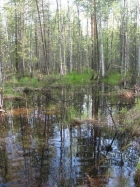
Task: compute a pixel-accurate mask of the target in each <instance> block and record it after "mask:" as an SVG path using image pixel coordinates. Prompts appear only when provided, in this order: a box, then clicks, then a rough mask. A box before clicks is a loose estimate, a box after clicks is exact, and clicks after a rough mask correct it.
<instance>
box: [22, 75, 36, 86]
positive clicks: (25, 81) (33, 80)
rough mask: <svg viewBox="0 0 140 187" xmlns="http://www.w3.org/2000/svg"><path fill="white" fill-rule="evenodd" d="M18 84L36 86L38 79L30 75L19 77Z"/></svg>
mask: <svg viewBox="0 0 140 187" xmlns="http://www.w3.org/2000/svg"><path fill="white" fill-rule="evenodd" d="M18 85H20V86H27V87H28V86H32V87H38V80H37V79H36V78H31V77H22V78H20V79H19V82H18Z"/></svg>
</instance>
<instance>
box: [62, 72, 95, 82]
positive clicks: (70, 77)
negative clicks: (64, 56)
mask: <svg viewBox="0 0 140 187" xmlns="http://www.w3.org/2000/svg"><path fill="white" fill-rule="evenodd" d="M91 76H92V73H91V71H90V72H88V70H85V71H84V72H83V73H78V72H76V71H75V72H73V73H68V74H67V75H66V76H64V77H63V78H62V84H63V83H65V84H73V85H82V84H87V83H89V80H90V78H91Z"/></svg>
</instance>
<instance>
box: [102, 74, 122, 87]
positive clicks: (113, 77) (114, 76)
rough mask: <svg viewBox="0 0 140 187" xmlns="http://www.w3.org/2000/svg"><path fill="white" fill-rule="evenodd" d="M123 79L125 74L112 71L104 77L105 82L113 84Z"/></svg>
mask: <svg viewBox="0 0 140 187" xmlns="http://www.w3.org/2000/svg"><path fill="white" fill-rule="evenodd" d="M122 79H123V75H121V74H120V73H112V74H110V75H108V76H107V78H104V79H103V82H106V83H108V84H110V85H112V86H114V85H117V84H118V83H119V82H120V81H121V80H122Z"/></svg>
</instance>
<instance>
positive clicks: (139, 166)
mask: <svg viewBox="0 0 140 187" xmlns="http://www.w3.org/2000/svg"><path fill="white" fill-rule="evenodd" d="M137 169H138V170H140V161H139V162H138V164H137Z"/></svg>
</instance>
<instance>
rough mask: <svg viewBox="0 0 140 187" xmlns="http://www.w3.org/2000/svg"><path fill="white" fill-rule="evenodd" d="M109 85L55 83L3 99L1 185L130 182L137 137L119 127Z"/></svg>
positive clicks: (105, 186)
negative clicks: (58, 85) (61, 85)
mask: <svg viewBox="0 0 140 187" xmlns="http://www.w3.org/2000/svg"><path fill="white" fill-rule="evenodd" d="M109 91H110V90H109ZM109 91H108V90H107V91H106V89H105V88H104V87H102V88H89V87H86V88H69V89H66V88H63V89H62V88H55V89H52V90H44V91H43V92H42V93H38V92H32V93H29V94H23V99H22V100H5V101H4V109H5V110H6V113H5V116H4V119H2V120H1V124H0V134H1V136H0V187H90V186H92V187H134V186H135V184H134V182H133V175H134V172H135V167H136V165H137V162H138V158H139V157H138V152H137V151H136V148H135V147H136V142H135V141H134V139H133V137H132V139H130V137H129V136H128V135H127V134H124V133H120V132H119V133H118V130H117V129H118V125H121V118H120V119H118V120H117V121H116V120H114V119H115V118H114V115H115V114H119V110H120V109H121V107H122V105H120V104H119V102H118V98H115V97H113V96H110V94H108V92H109ZM126 104H127V103H126ZM129 107H131V106H129ZM71 118H76V120H74V121H73V123H71V121H72V120H71ZM93 118H94V120H91V119H93ZM85 119H86V120H85Z"/></svg>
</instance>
